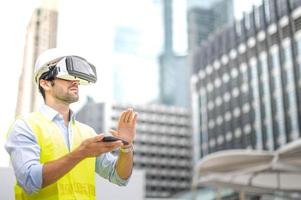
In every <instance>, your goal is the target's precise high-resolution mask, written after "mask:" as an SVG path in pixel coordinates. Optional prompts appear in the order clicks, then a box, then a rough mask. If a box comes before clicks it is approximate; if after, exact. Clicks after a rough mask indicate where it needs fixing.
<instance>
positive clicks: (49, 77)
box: [38, 66, 57, 101]
mask: <svg viewBox="0 0 301 200" xmlns="http://www.w3.org/2000/svg"><path fill="white" fill-rule="evenodd" d="M56 75H57V71H56V67H55V66H54V67H52V68H51V69H50V70H49V71H47V72H44V73H43V74H42V75H41V76H40V78H39V83H38V84H39V91H40V93H41V95H42V97H43V99H44V101H45V90H44V89H43V87H42V86H41V85H40V80H41V79H43V80H46V81H50V82H51V85H52V86H54V82H53V81H54V79H55V77H56Z"/></svg>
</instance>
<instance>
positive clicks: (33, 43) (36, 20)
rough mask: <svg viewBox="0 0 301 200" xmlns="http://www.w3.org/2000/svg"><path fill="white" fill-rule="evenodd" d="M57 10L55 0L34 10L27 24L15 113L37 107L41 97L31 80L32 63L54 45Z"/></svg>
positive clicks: (22, 112)
mask: <svg viewBox="0 0 301 200" xmlns="http://www.w3.org/2000/svg"><path fill="white" fill-rule="evenodd" d="M57 20H58V12H57V6H56V1H53V2H52V3H49V2H48V3H47V1H43V3H42V6H41V7H40V8H37V9H35V10H34V12H33V14H32V17H31V19H30V22H29V24H28V26H27V31H26V38H25V47H24V55H23V66H22V69H21V74H20V78H19V87H18V99H17V105H16V112H15V115H16V116H18V115H20V114H24V113H27V112H31V111H34V110H36V109H37V107H38V105H39V102H40V101H41V97H40V96H39V93H38V87H37V85H35V83H34V81H33V73H34V64H35V61H36V59H37V57H38V55H39V54H40V53H41V52H43V51H44V50H46V49H49V48H54V47H56V40H57Z"/></svg>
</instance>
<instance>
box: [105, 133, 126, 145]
mask: <svg viewBox="0 0 301 200" xmlns="http://www.w3.org/2000/svg"><path fill="white" fill-rule="evenodd" d="M118 140H121V141H122V143H123V144H124V145H128V144H129V143H128V142H127V141H125V140H123V139H120V138H117V137H114V136H110V135H109V136H104V138H103V139H102V141H103V142H115V141H118Z"/></svg>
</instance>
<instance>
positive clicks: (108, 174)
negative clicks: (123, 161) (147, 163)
mask: <svg viewBox="0 0 301 200" xmlns="http://www.w3.org/2000/svg"><path fill="white" fill-rule="evenodd" d="M116 162H117V156H114V155H113V154H112V153H105V154H101V155H100V156H98V157H96V164H95V165H96V166H95V171H96V173H98V174H99V175H100V176H101V177H103V178H105V179H107V180H109V181H110V182H112V183H114V184H116V185H119V186H125V185H127V183H128V180H129V178H128V179H122V178H120V177H119V176H118V173H117V170H116V167H115V166H116Z"/></svg>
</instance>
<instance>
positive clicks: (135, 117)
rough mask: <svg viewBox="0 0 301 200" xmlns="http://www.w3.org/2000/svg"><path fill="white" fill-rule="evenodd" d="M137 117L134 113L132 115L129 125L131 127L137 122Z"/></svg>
mask: <svg viewBox="0 0 301 200" xmlns="http://www.w3.org/2000/svg"><path fill="white" fill-rule="evenodd" d="M137 116H138V114H137V113H136V112H135V113H134V117H133V120H132V121H131V125H133V126H135V125H136V122H137Z"/></svg>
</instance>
